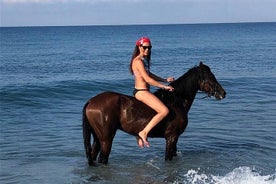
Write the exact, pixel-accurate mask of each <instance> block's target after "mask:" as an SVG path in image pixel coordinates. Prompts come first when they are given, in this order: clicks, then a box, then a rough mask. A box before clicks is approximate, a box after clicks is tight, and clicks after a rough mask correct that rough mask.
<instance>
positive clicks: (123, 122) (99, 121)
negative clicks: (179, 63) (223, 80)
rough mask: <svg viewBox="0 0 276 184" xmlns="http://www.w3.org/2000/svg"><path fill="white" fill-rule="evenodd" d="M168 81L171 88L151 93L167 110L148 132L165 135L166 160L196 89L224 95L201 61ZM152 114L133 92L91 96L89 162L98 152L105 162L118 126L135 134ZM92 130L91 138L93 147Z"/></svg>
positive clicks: (86, 126)
mask: <svg viewBox="0 0 276 184" xmlns="http://www.w3.org/2000/svg"><path fill="white" fill-rule="evenodd" d="M170 85H171V86H172V87H174V89H175V90H174V92H169V91H165V90H162V89H159V90H157V91H156V92H155V93H154V94H155V95H156V96H158V97H159V98H160V99H161V100H162V101H163V102H164V103H165V104H166V105H167V106H168V108H169V109H170V113H169V114H168V115H167V117H166V118H165V119H163V120H162V121H161V122H160V123H159V124H158V125H156V127H154V128H153V129H152V130H151V132H150V133H149V135H148V136H149V137H164V138H165V139H166V153H165V159H166V160H172V158H173V156H176V151H177V147H176V144H177V141H178V138H179V136H180V135H181V134H182V133H183V132H184V130H185V128H186V127H187V124H188V112H189V110H190V108H191V106H192V103H193V101H194V99H195V96H196V93H197V91H198V90H200V91H204V92H206V93H207V94H208V96H215V97H216V99H218V100H221V99H223V98H225V95H226V92H225V91H224V89H223V88H222V87H221V85H220V84H219V83H218V81H217V80H216V77H215V76H214V74H213V73H212V72H211V70H210V68H209V67H208V66H206V65H204V64H203V63H202V62H200V64H199V66H196V67H194V68H192V69H190V70H189V71H188V72H187V73H185V74H184V75H183V76H181V77H179V78H178V79H177V80H175V81H173V82H172V83H170ZM154 114H155V111H154V110H152V109H151V108H149V107H148V106H146V105H145V104H143V103H142V102H140V101H138V100H136V99H135V98H134V97H132V96H127V95H124V94H120V93H115V92H104V93H101V94H99V95H97V96H95V97H93V98H91V99H90V100H89V101H88V102H87V103H86V104H85V106H84V108H83V139H84V147H85V151H86V156H87V159H88V163H89V165H92V164H93V161H94V160H96V159H97V157H98V154H99V153H100V155H99V157H98V162H99V163H104V164H106V163H108V158H109V154H110V151H111V146H112V142H113V138H114V136H115V134H116V131H117V129H120V130H122V131H124V132H127V133H129V134H131V135H134V136H137V135H138V132H140V131H141V130H142V129H143V128H144V127H145V126H146V125H147V123H148V122H149V121H150V119H151V118H152V117H153V116H154ZM91 134H92V135H93V138H94V142H93V145H92V147H91Z"/></svg>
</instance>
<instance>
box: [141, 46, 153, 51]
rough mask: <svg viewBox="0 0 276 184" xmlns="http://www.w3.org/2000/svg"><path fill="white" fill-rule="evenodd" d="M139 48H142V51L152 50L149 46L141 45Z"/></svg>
mask: <svg viewBox="0 0 276 184" xmlns="http://www.w3.org/2000/svg"><path fill="white" fill-rule="evenodd" d="M141 47H143V49H144V50H146V49H149V50H151V48H152V46H151V45H150V46H143V45H141Z"/></svg>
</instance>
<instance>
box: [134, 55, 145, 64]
mask: <svg viewBox="0 0 276 184" xmlns="http://www.w3.org/2000/svg"><path fill="white" fill-rule="evenodd" d="M133 64H135V65H142V66H143V65H144V62H143V61H142V59H141V57H140V56H137V57H136V58H134V60H133Z"/></svg>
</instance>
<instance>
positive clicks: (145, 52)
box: [139, 42, 152, 56]
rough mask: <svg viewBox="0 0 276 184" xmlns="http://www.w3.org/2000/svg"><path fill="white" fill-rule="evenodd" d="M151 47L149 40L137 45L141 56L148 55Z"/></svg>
mask: <svg viewBox="0 0 276 184" xmlns="http://www.w3.org/2000/svg"><path fill="white" fill-rule="evenodd" d="M151 48H152V46H151V44H150V43H149V42H145V43H143V44H142V45H141V46H139V50H140V53H141V54H142V55H143V56H148V55H149V53H150V51H151Z"/></svg>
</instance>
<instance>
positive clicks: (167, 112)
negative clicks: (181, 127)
mask: <svg viewBox="0 0 276 184" xmlns="http://www.w3.org/2000/svg"><path fill="white" fill-rule="evenodd" d="M160 114H162V115H163V116H164V117H165V116H167V115H168V114H169V109H168V108H167V107H166V106H164V107H163V108H162V109H161V111H160Z"/></svg>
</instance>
